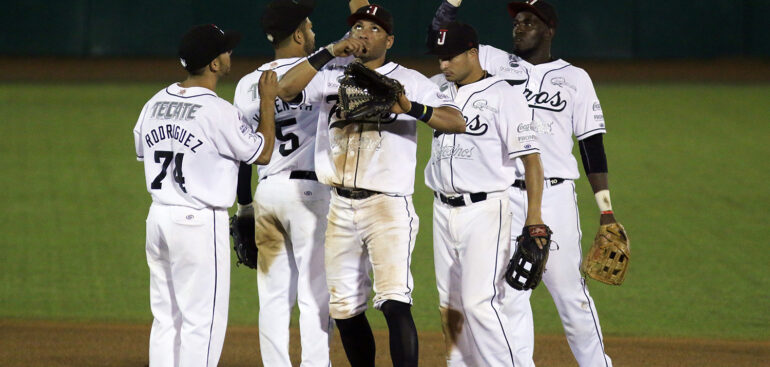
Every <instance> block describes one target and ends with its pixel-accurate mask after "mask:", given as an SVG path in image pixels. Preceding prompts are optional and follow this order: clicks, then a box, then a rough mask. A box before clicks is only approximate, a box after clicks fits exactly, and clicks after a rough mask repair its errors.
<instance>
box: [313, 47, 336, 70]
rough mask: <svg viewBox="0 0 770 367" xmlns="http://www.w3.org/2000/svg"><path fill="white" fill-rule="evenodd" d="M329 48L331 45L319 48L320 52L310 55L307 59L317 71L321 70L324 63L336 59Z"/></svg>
mask: <svg viewBox="0 0 770 367" xmlns="http://www.w3.org/2000/svg"><path fill="white" fill-rule="evenodd" d="M329 48H331V47H324V48H322V49H320V50H318V52H316V53H314V54H312V55H310V56H308V58H307V61H308V62H309V63H310V66H312V67H313V69H315V70H316V71H318V70H321V68H322V67H324V65H326V64H327V63H328V62H329V61H332V60H333V59H334V55H332V53H331V51H329Z"/></svg>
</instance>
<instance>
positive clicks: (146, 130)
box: [134, 24, 278, 366]
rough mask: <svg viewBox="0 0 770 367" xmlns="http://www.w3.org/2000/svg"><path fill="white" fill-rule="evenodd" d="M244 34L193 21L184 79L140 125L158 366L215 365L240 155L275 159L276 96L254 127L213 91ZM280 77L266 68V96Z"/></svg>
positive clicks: (151, 106)
mask: <svg viewBox="0 0 770 367" xmlns="http://www.w3.org/2000/svg"><path fill="white" fill-rule="evenodd" d="M239 40H240V34H238V33H236V32H232V31H228V32H223V31H222V30H220V29H219V28H217V26H215V25H213V24H206V25H200V26H196V27H194V28H192V29H191V30H190V31H188V32H187V33H186V34H185V35H184V37H183V38H182V41H181V43H180V45H179V57H180V60H181V62H182V66H184V68H185V69H186V70H187V72H188V77H187V79H186V80H185V81H183V82H181V83H174V84H171V85H169V86H168V87H166V88H164V89H162V90H160V91H159V92H158V93H157V94H155V96H153V97H152V98H151V99H150V100H149V101H148V102H147V103H146V104H145V105H144V108H142V112H141V114H140V115H139V119H138V121H137V123H136V127H134V143H135V146H136V157H137V159H138V160H139V161H143V162H144V172H145V177H146V182H147V191H149V193H150V195H151V196H152V205H151V206H150V211H149V214H148V215H147V240H146V252H147V265H148V266H149V268H150V307H151V309H152V314H153V316H154V321H153V324H152V331H151V333H150V353H149V354H150V365H151V366H216V365H217V362H218V361H219V356H220V353H221V351H222V344H223V343H224V338H225V328H226V326H227V308H228V303H229V292H230V251H229V250H230V249H229V245H230V240H229V234H228V218H227V208H229V207H230V206H231V205H232V203H233V199H234V197H235V182H236V175H237V173H238V164H239V162H241V161H243V162H246V163H248V164H252V163H258V164H266V163H268V162H269V161H270V156H271V154H272V152H273V143H272V142H273V140H274V126H273V112H272V102H271V103H269V104H264V105H263V106H262V107H263V111H262V123H261V124H260V127H259V129H258V130H257V131H256V132H254V131H253V130H252V128H251V127H250V126H249V125H247V124H245V123H244V122H243V121H242V119H241V114H240V113H239V112H238V110H237V109H235V108H234V107H233V106H232V105H231V104H230V103H228V102H227V101H225V100H223V99H221V98H219V97H217V95H216V93H215V92H214V90H215V89H216V85H217V81H218V80H219V78H221V77H223V76H224V75H227V73H228V72H229V71H230V53H231V50H232V49H233V48H234V47H235V46H236V44H237V43H238V41H239ZM277 83H278V82H277V78H276V76H275V74H274V73H266V74H264V75H263V77H262V78H261V79H260V82H259V87H260V88H259V91H260V94H261V97H262V99H267V100H270V101H272V100H273V98H275V95H276V92H277ZM265 107H268V108H265ZM145 158H147V159H145Z"/></svg>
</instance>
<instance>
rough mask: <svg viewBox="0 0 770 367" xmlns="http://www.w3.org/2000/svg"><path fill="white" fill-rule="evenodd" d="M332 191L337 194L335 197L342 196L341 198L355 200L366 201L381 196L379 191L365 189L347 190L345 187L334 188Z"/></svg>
mask: <svg viewBox="0 0 770 367" xmlns="http://www.w3.org/2000/svg"><path fill="white" fill-rule="evenodd" d="M334 191H335V192H337V195H339V196H342V197H343V198H347V199H355V200H360V199H366V198H368V197H371V196H374V195H377V194H382V193H381V192H379V191H372V190H367V189H348V188H345V187H335V188H334Z"/></svg>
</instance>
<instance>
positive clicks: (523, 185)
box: [511, 177, 567, 190]
mask: <svg viewBox="0 0 770 367" xmlns="http://www.w3.org/2000/svg"><path fill="white" fill-rule="evenodd" d="M545 180H546V181H548V182H549V183H550V184H551V186H556V185H558V184H560V183H562V182H564V181H567V179H566V178H558V177H551V178H546V179H545ZM511 186H513V187H515V188H517V189H521V190H526V189H527V184H526V183H524V180H516V181H513V185H511Z"/></svg>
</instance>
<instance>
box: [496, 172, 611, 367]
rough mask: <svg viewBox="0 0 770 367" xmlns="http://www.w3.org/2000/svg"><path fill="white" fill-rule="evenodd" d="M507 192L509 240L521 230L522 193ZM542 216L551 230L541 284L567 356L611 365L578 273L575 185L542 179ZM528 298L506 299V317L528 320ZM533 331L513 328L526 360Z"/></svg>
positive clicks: (586, 364)
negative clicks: (564, 340)
mask: <svg viewBox="0 0 770 367" xmlns="http://www.w3.org/2000/svg"><path fill="white" fill-rule="evenodd" d="M510 193H511V195H510V197H511V203H512V209H513V220H512V222H511V226H512V227H511V228H512V230H511V231H512V233H513V234H514V236H512V242H514V241H515V235H517V234H518V233H520V232H521V228H522V227H523V226H524V220H525V214H526V212H527V192H526V191H525V190H521V189H518V188H512V189H511V190H510ZM542 216H543V221H544V222H545V224H546V225H548V226H549V227H550V228H551V230H552V231H553V235H552V236H551V240H552V241H553V243H552V244H551V253H550V254H549V256H548V263H547V264H546V267H545V272H544V273H543V283H544V284H545V286H546V287H547V288H548V292H550V293H551V297H552V298H553V301H554V304H555V305H556V309H557V310H558V312H559V317H560V318H561V322H562V325H563V326H564V333H565V334H566V336H567V342H568V343H569V346H570V349H572V354H573V355H574V356H575V359H576V360H577V362H578V364H579V365H580V366H581V367H599V366H602V367H612V360H611V359H610V357H609V356H608V355H607V354H605V352H604V340H603V337H602V330H601V326H600V325H599V315H598V313H597V312H596V307H595V305H594V300H593V298H591V296H590V295H589V293H588V288H587V287H586V284H585V279H583V276H582V274H581V273H580V262H581V258H582V248H581V245H580V239H581V236H582V233H581V231H580V216H579V213H578V206H577V194H576V192H575V183H574V181H572V180H566V181H564V182H562V183H560V184H558V185H551V183H550V182H549V181H548V180H546V182H545V186H544V188H543V202H542ZM530 294H531V292H516V294H515V296H513V297H507V299H506V303H507V304H506V313H507V314H508V317H509V318H510V319H512V320H516V319H519V320H521V319H525V320H526V319H529V320H531V319H532V308H531V306H530V304H529V296H530ZM522 325H526V323H522ZM532 330H533V329H530V330H524V329H523V328H518V329H517V331H519V332H521V333H523V334H521V335H519V336H516V337H514V338H513V339H514V341H515V342H518V343H524V342H526V341H527V340H528V345H527V346H524V347H521V348H522V351H525V352H526V353H529V359H531V354H532V350H533V349H534V338H532V337H530V335H532V334H533V333H534V331H532ZM519 346H521V344H519ZM526 358H527V357H526V355H523V356H521V359H522V360H526ZM524 365H525V366H526V365H527V364H524ZM517 366H518V365H517Z"/></svg>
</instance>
